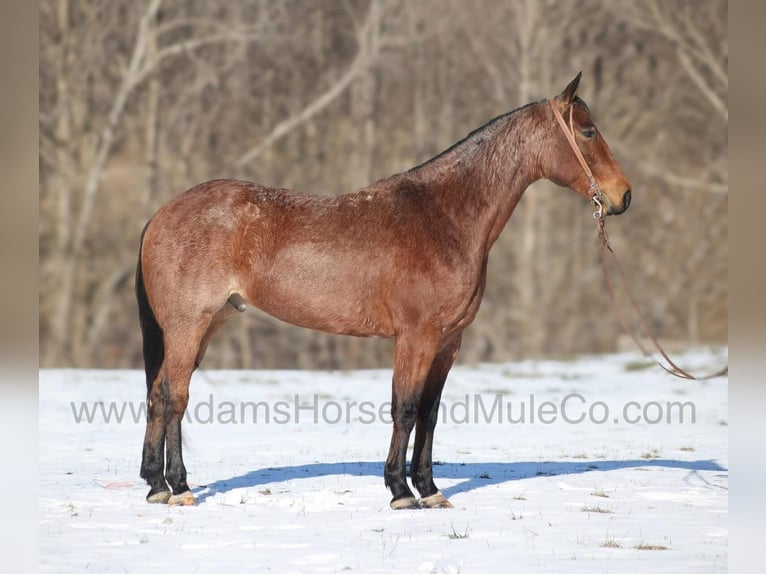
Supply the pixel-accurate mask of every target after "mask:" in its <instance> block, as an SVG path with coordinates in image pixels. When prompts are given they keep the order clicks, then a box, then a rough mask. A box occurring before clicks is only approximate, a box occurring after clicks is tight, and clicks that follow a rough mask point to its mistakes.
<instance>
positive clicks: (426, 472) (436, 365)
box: [410, 335, 462, 508]
mask: <svg viewBox="0 0 766 574" xmlns="http://www.w3.org/2000/svg"><path fill="white" fill-rule="evenodd" d="M461 337H462V335H457V336H456V337H455V339H453V340H452V341H450V342H449V343H448V344H447V345H446V346H445V347H444V348H442V350H440V351H439V354H438V355H436V358H435V359H434V362H433V364H432V365H431V369H430V370H429V372H428V377H427V378H426V384H425V387H424V388H423V393H422V394H421V396H420V404H419V405H418V414H417V422H416V426H415V448H414V450H413V452H412V464H411V465H410V476H411V477H412V484H413V485H414V486H415V488H416V489H417V490H418V492H419V493H420V496H421V497H422V498H421V500H420V504H421V506H423V507H425V508H452V504H450V502H449V501H448V500H447V499H446V498H445V497H444V495H443V494H442V493H441V492H439V489H438V488H436V485H435V484H434V478H433V462H432V450H433V444H434V429H435V428H436V422H437V420H438V418H439V402H440V400H441V394H442V389H443V388H444V382H445V381H446V380H447V374H448V373H449V370H450V369H451V368H452V364H453V363H454V362H455V359H456V358H457V354H458V351H459V350H460V341H461Z"/></svg>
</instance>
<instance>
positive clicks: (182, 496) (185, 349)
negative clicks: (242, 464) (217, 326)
mask: <svg viewBox="0 0 766 574" xmlns="http://www.w3.org/2000/svg"><path fill="white" fill-rule="evenodd" d="M210 319H211V318H210V315H206V316H205V317H204V318H202V319H199V320H198V321H197V322H196V324H192V325H190V324H187V325H185V326H184V327H183V328H174V329H169V330H167V331H166V332H165V345H166V348H165V361H164V362H163V369H162V371H163V378H162V382H161V385H160V393H161V395H162V398H163V403H164V420H165V449H166V450H165V458H166V462H167V464H166V469H165V479H166V480H167V482H168V484H169V485H170V488H171V489H172V492H173V494H172V496H170V498H169V499H168V504H171V505H192V504H194V496H193V495H192V493H191V490H190V489H189V485H188V483H187V482H186V467H185V466H184V461H183V453H182V446H181V421H182V420H183V416H184V413H185V412H186V407H187V406H188V404H189V382H190V380H191V375H192V372H193V371H194V369H195V368H196V366H197V360H198V357H199V355H200V351H201V349H200V345H201V342H202V341H203V339H204V337H205V334H206V332H207V329H208V326H209V325H210Z"/></svg>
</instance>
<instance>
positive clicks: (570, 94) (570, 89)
mask: <svg viewBox="0 0 766 574" xmlns="http://www.w3.org/2000/svg"><path fill="white" fill-rule="evenodd" d="M581 76H582V72H578V74H577V75H576V76H575V79H574V80H572V81H571V82H569V85H568V86H567V87H566V88H564V91H563V92H561V94H560V95H559V97H558V100H559V102H561V104H562V105H563V106H564V107H565V108H566V107H569V105H570V104H571V103H572V102H573V101H574V99H575V96H576V95H577V86H579V85H580V77H581Z"/></svg>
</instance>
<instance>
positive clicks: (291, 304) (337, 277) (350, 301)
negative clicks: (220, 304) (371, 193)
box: [247, 260, 393, 337]
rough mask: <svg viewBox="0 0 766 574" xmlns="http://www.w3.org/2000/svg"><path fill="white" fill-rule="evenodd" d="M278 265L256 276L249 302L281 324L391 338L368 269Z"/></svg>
mask: <svg viewBox="0 0 766 574" xmlns="http://www.w3.org/2000/svg"><path fill="white" fill-rule="evenodd" d="M282 263H283V264H281V265H276V266H274V267H272V268H271V269H270V270H269V272H268V273H264V274H263V275H261V276H260V277H256V278H255V280H254V282H253V283H252V286H251V289H250V290H249V291H250V292H249V293H248V295H249V296H248V297H247V298H248V299H249V300H250V302H251V303H252V304H253V305H254V306H256V307H258V308H259V309H261V310H262V311H265V312H266V313H268V314H269V315H272V316H273V317H276V318H277V319H280V320H282V321H285V322H287V323H291V324H293V325H297V326H299V327H306V328H308V329H316V330H319V331H325V332H328V333H335V334H339V335H356V336H360V337H391V336H393V329H392V326H391V318H390V316H389V314H388V313H387V311H386V309H385V306H384V305H383V302H382V300H381V295H380V294H379V292H378V289H379V282H377V281H375V280H374V279H372V278H371V277H370V269H371V267H370V266H367V267H358V266H352V265H350V264H349V265H346V264H340V263H339V262H338V261H337V260H336V261H334V262H332V263H329V262H328V264H327V265H321V264H319V262H318V261H312V262H311V264H303V265H300V264H294V263H295V262H291V263H293V264H289V265H288V262H287V261H283V262H282Z"/></svg>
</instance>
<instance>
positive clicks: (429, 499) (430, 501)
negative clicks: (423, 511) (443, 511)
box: [420, 492, 454, 508]
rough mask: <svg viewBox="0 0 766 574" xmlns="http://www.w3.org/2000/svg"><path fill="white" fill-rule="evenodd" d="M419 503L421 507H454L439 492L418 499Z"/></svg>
mask: <svg viewBox="0 0 766 574" xmlns="http://www.w3.org/2000/svg"><path fill="white" fill-rule="evenodd" d="M420 505H421V506H422V507H423V508H454V506H452V503H451V502H450V501H449V500H447V499H446V498H445V497H444V495H443V494H442V493H441V492H437V493H436V494H432V495H431V496H426V497H425V498H422V499H420Z"/></svg>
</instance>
